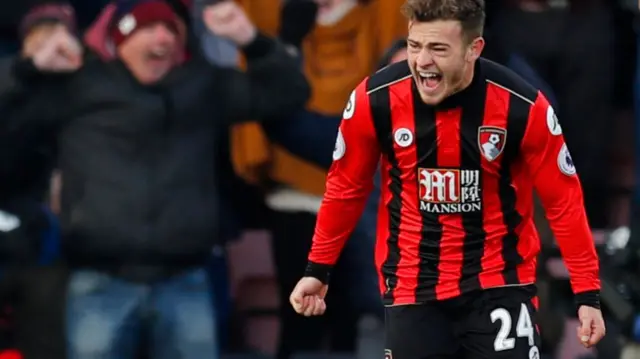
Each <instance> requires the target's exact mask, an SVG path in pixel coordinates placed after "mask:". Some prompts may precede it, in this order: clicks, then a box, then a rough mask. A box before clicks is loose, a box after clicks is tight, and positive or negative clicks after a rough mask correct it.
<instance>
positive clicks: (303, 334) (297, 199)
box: [233, 0, 406, 358]
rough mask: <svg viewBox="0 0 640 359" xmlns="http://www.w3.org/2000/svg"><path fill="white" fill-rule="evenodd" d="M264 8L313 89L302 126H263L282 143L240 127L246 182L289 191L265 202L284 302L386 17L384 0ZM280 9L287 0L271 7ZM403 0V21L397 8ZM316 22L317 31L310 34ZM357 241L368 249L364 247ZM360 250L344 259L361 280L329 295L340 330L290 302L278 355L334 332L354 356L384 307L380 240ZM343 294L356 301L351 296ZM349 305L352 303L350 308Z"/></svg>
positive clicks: (237, 142)
mask: <svg viewBox="0 0 640 359" xmlns="http://www.w3.org/2000/svg"><path fill="white" fill-rule="evenodd" d="M258 3H259V5H258V6H256V5H254V4H253V3H251V4H250V7H251V8H253V9H256V8H259V9H260V10H261V11H259V12H255V13H254V12H250V13H251V14H252V16H254V17H255V18H256V21H257V22H258V24H260V23H262V24H264V26H267V27H268V26H272V27H276V29H277V31H279V34H280V36H281V37H282V38H286V39H290V41H288V42H289V43H291V44H294V45H296V44H297V45H299V50H300V51H301V52H302V55H303V59H304V63H303V66H304V69H305V74H306V76H307V78H308V79H309V81H310V83H311V87H312V93H313V95H312V97H311V100H310V102H309V103H308V104H307V111H305V112H303V113H300V114H298V115H297V116H295V121H294V122H293V124H295V125H293V126H280V125H278V124H276V123H272V124H273V126H271V125H267V126H264V125H263V128H264V129H265V130H266V133H267V134H268V136H269V138H270V139H271V140H272V141H273V142H275V143H278V144H279V145H280V146H278V145H271V144H269V143H268V142H267V141H266V139H265V137H264V134H263V133H262V129H261V128H257V127H255V126H251V125H245V126H242V127H239V128H237V129H236V130H235V131H234V142H233V146H234V160H235V161H234V162H235V166H236V169H237V170H239V173H240V174H242V175H243V177H244V178H246V179H247V180H250V181H257V182H260V181H261V178H264V177H265V175H266V176H267V177H269V178H270V180H273V181H275V182H276V183H277V184H279V185H282V186H281V187H278V188H276V189H274V190H273V191H271V192H270V193H269V194H268V196H267V204H268V205H269V207H270V208H272V209H273V215H272V217H271V219H270V221H269V222H270V229H271V232H272V236H273V242H274V254H275V261H276V267H277V273H278V277H279V278H278V279H279V282H280V286H281V288H280V295H281V297H282V298H286V297H287V296H288V293H289V292H290V290H291V289H292V288H293V285H294V284H295V281H296V280H297V276H299V275H301V274H302V270H303V269H304V265H305V260H306V254H307V251H308V249H309V245H310V240H311V237H312V236H313V229H314V226H315V212H316V211H317V208H318V207H319V203H320V196H321V195H322V193H323V191H324V178H325V175H326V169H327V168H328V166H329V164H330V162H331V156H330V153H331V151H332V150H333V145H334V142H335V136H336V132H337V127H338V124H339V122H340V115H341V113H342V110H343V108H344V104H345V103H346V100H347V98H348V96H349V93H350V92H351V91H352V89H353V88H354V87H355V85H356V84H357V83H358V82H359V81H360V80H361V79H362V78H364V77H365V76H367V75H368V74H369V73H370V72H371V71H372V70H373V69H374V68H375V65H376V64H375V62H376V59H377V58H378V57H379V55H380V53H381V50H380V49H379V46H380V42H379V39H378V38H377V35H378V34H379V33H380V32H379V31H378V28H377V21H376V17H377V16H381V15H382V14H381V13H380V12H379V11H380V8H379V7H378V5H379V4H378V3H377V2H375V3H370V4H364V3H358V2H357V1H356V0H332V1H317V3H318V13H317V16H315V15H314V14H315V10H314V8H313V7H314V6H313V3H312V2H310V1H300V0H298V1H296V0H292V1H287V2H285V3H284V4H283V7H282V12H281V13H280V14H281V16H279V17H275V16H273V10H271V11H270V12H269V11H267V9H268V7H265V4H264V3H265V2H264V1H262V2H258ZM274 3H275V4H278V3H279V1H275V2H274V1H272V2H271V4H274ZM395 3H396V5H398V6H397V8H396V9H395V13H396V14H397V16H396V17H398V18H399V17H400V13H399V3H398V2H397V1H396V2H395ZM273 7H275V6H273ZM276 8H277V7H276ZM309 15H311V16H309ZM386 16H387V17H388V16H389V13H387V14H386ZM274 18H275V21H273V19H274ZM314 23H315V28H314V29H313V31H312V32H311V33H310V34H309V35H308V36H305V35H306V34H307V33H308V31H309V30H311V27H312V26H313V25H314ZM274 24H275V26H274ZM273 30H275V29H273ZM392 31H395V29H394V30H392ZM402 31H403V32H404V31H406V29H403V30H402ZM395 36H397V35H395ZM395 36H393V38H395ZM387 37H389V36H387ZM250 126H251V127H250ZM283 147H284V148H286V150H285V149H284V148H283ZM249 149H250V150H249ZM256 154H257V156H256ZM269 154H271V156H269ZM297 156H299V157H297ZM265 169H266V173H265ZM358 244H360V245H364V246H365V248H359V246H358ZM353 246H354V248H353V249H351V250H347V253H350V254H347V255H345V259H344V260H343V261H342V262H341V263H342V266H343V267H344V268H343V269H342V270H343V271H346V272H349V273H353V278H351V279H352V280H350V281H348V282H347V281H345V283H340V282H339V281H336V282H334V283H333V286H332V293H333V294H330V297H331V299H333V300H338V302H339V303H335V304H334V305H333V306H332V308H333V312H334V313H333V315H331V317H332V318H336V320H339V324H335V325H332V326H331V329H330V330H327V331H325V330H324V328H325V326H324V324H323V323H322V322H323V321H324V319H317V320H309V319H304V318H300V317H298V316H296V315H295V313H294V312H293V311H292V310H291V308H289V306H286V305H285V306H283V308H282V310H283V313H282V318H281V319H282V323H281V325H282V330H281V343H280V349H279V357H280V358H285V357H288V356H289V355H290V354H291V353H293V352H299V351H309V350H315V349H319V348H320V347H321V346H322V345H323V343H324V338H325V336H326V334H327V333H330V334H331V338H333V339H334V340H333V341H332V343H333V348H334V349H336V350H341V351H345V350H353V346H354V338H355V320H356V319H357V317H358V315H359V313H360V312H361V311H363V310H364V311H371V307H375V308H379V305H378V303H379V296H378V294H377V286H376V285H375V283H376V280H375V277H374V276H375V272H374V270H373V264H372V262H371V261H370V260H372V256H368V253H369V252H370V251H369V250H367V248H366V247H367V246H372V243H371V241H367V240H366V239H365V240H364V241H358V240H355V241H353ZM363 259H364V261H363ZM362 264H364V267H362ZM338 270H341V269H338ZM368 273H369V277H371V278H372V280H371V281H368V280H364V281H363V278H362V276H365V277H366V276H367V275H368ZM343 278H345V279H347V278H348V277H347V276H345V277H343ZM363 282H364V283H369V282H371V283H374V285H373V286H370V287H368V290H366V291H364V293H363V292H362V291H361V290H362V289H363V288H367V287H366V286H364V287H363V286H362V285H361V284H362V283H363ZM345 295H346V296H349V295H350V296H351V297H352V299H354V300H352V301H349V300H347V299H348V297H347V298H345ZM341 296H342V298H341ZM331 299H330V300H331ZM356 299H357V300H356ZM363 299H364V301H363ZM347 303H350V305H349V306H345V304H347ZM336 304H338V305H336ZM340 304H342V305H340ZM365 307H366V308H365ZM337 318H339V319H337ZM330 321H331V320H330Z"/></svg>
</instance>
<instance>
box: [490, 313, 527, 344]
mask: <svg viewBox="0 0 640 359" xmlns="http://www.w3.org/2000/svg"><path fill="white" fill-rule="evenodd" d="M497 321H500V330H498V335H496V340H495V341H494V342H493V348H494V349H495V351H497V352H500V351H504V350H510V349H513V348H515V347H516V338H509V334H510V333H511V326H512V325H513V320H512V318H511V313H509V311H508V310H506V309H504V308H497V309H494V310H493V311H492V312H491V322H492V323H495V322H497ZM516 335H517V336H518V337H519V338H527V339H528V340H529V346H533V345H534V344H535V328H534V327H533V323H532V322H531V316H530V315H529V309H528V308H527V305H526V304H524V303H523V304H522V305H521V307H520V314H519V315H518V322H517V323H516Z"/></svg>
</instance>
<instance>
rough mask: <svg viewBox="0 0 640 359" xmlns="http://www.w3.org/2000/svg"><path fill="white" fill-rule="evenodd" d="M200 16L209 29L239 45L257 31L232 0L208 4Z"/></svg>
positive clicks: (243, 43) (250, 38) (248, 41)
mask: <svg viewBox="0 0 640 359" xmlns="http://www.w3.org/2000/svg"><path fill="white" fill-rule="evenodd" d="M202 17H203V20H204V23H205V25H206V26H207V28H208V29H209V31H211V32H212V33H213V34H215V35H218V36H220V37H223V38H226V39H229V40H231V41H233V42H234V43H235V44H236V45H239V46H245V45H248V44H249V43H250V42H251V41H253V39H254V38H255V37H256V34H257V32H258V31H257V29H256V26H255V25H254V24H253V23H252V22H251V20H249V17H248V16H247V14H246V13H245V12H244V10H242V8H241V7H240V5H238V4H236V3H235V2H234V1H232V0H225V1H221V2H218V3H215V4H213V5H208V6H207V7H205V8H204V11H203V14H202Z"/></svg>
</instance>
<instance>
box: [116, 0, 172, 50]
mask: <svg viewBox="0 0 640 359" xmlns="http://www.w3.org/2000/svg"><path fill="white" fill-rule="evenodd" d="M157 22H163V23H165V24H166V25H167V26H168V27H169V28H170V29H171V30H172V31H174V32H175V33H176V34H179V33H180V31H181V28H182V27H181V25H180V18H179V17H178V15H177V14H176V13H175V12H174V11H173V8H171V6H170V5H169V4H167V3H166V2H165V1H163V0H153V1H146V2H141V3H139V4H137V5H135V6H134V7H133V8H132V9H131V11H129V12H128V13H127V14H125V15H124V16H121V17H120V18H119V19H118V20H117V23H115V26H113V27H112V30H111V38H112V39H113V43H114V45H116V46H119V45H120V44H121V43H123V42H124V40H126V39H127V38H128V37H129V36H131V35H132V34H133V33H134V32H136V30H138V29H141V28H143V27H145V26H148V25H151V24H153V23H157Z"/></svg>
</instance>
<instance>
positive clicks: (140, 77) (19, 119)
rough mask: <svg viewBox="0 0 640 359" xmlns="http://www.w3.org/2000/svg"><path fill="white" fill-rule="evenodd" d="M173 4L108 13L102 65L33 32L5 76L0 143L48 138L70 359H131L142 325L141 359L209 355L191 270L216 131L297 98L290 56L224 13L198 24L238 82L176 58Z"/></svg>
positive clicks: (286, 107)
mask: <svg viewBox="0 0 640 359" xmlns="http://www.w3.org/2000/svg"><path fill="white" fill-rule="evenodd" d="M172 5H173V6H170V5H169V2H164V1H161V0H155V1H119V2H117V3H116V5H115V8H114V9H113V10H112V11H113V14H112V15H113V16H112V19H111V21H109V22H102V23H101V24H103V25H104V24H106V25H108V28H107V29H106V31H104V30H103V31H101V32H100V31H97V32H95V33H94V34H99V33H102V34H103V35H107V36H106V38H104V40H105V41H108V42H110V44H108V46H102V47H101V48H100V49H101V50H103V51H102V55H109V53H110V51H113V52H111V55H112V56H114V55H115V57H116V58H117V59H114V60H110V59H106V58H100V57H98V56H96V55H94V54H92V53H91V51H88V54H87V55H86V56H84V57H81V53H80V47H79V46H78V44H77V41H76V40H75V38H74V37H73V36H72V35H71V34H70V32H69V30H68V29H69V28H68V27H67V28H65V27H61V25H58V24H52V21H59V20H60V19H50V18H47V21H46V22H41V21H34V22H33V23H32V28H31V29H30V30H31V31H32V32H37V31H44V34H43V36H44V37H43V41H42V42H41V43H37V44H35V45H34V46H33V47H32V48H30V49H29V51H27V53H26V54H25V55H26V57H28V59H26V60H22V61H21V62H20V63H19V65H18V66H16V67H15V68H16V70H17V73H16V75H18V76H19V79H20V86H15V87H14V88H11V89H10V92H12V93H11V97H10V99H11V101H8V102H6V103H4V104H3V106H2V108H1V110H2V111H5V112H4V113H9V114H11V117H10V118H8V119H7V120H8V122H9V123H8V124H7V125H6V126H7V127H6V128H7V131H6V132H5V135H7V136H16V137H17V138H19V137H22V138H24V137H25V136H33V138H34V139H41V140H40V141H39V142H37V143H43V142H45V141H44V140H45V139H47V140H48V139H51V138H56V139H57V141H56V145H57V149H58V152H57V156H58V159H59V167H60V171H61V173H62V182H63V187H62V194H61V198H62V201H61V215H60V217H61V223H62V233H63V235H64V237H63V242H64V255H65V259H66V260H67V261H68V263H69V265H70V266H71V267H72V273H71V278H70V283H69V289H68V302H67V316H66V318H67V320H66V321H67V323H66V327H67V340H68V343H69V346H68V350H69V352H68V355H69V357H71V358H93V357H98V356H99V357H118V358H133V357H135V356H136V353H137V347H138V344H139V343H140V341H141V340H142V339H143V338H142V337H141V336H142V335H143V331H142V329H143V328H144V327H146V326H148V325H151V327H150V328H151V332H150V335H151V336H150V344H151V347H150V348H149V350H148V353H149V354H150V355H151V356H152V357H157V358H164V357H167V358H203V357H207V358H213V357H216V356H217V349H216V343H215V339H214V324H213V320H214V316H215V315H214V313H213V312H212V308H213V307H212V305H211V293H210V291H209V282H208V280H207V278H206V274H205V271H204V269H203V268H204V266H205V265H206V262H207V259H208V258H209V257H210V253H211V250H212V248H213V246H214V243H215V242H216V240H217V239H218V237H219V233H218V225H217V223H216V217H217V212H218V204H219V203H218V197H217V194H216V187H215V186H216V185H215V180H216V178H215V176H216V173H215V170H214V155H213V151H214V150H215V140H216V133H217V132H218V131H220V128H222V129H225V123H228V122H230V121H239V120H243V119H247V118H257V119H263V118H284V117H286V116H287V115H288V114H289V113H291V112H292V111H295V110H296V109H297V108H299V107H300V106H302V104H303V103H304V101H305V100H306V98H307V95H308V88H307V85H306V81H305V79H304V78H303V76H302V74H301V73H300V72H299V71H297V69H296V64H295V60H294V59H293V57H291V56H290V55H289V54H287V52H286V51H284V48H283V46H282V45H280V44H278V43H277V42H274V41H273V40H271V39H269V38H267V37H264V36H263V35H260V34H257V33H256V30H255V27H254V26H253V25H252V24H251V23H250V22H249V20H248V19H247V18H246V16H245V14H244V13H243V12H242V10H241V9H240V8H239V7H237V6H236V5H235V4H233V3H232V2H229V1H224V2H220V3H218V4H215V5H210V6H207V7H206V8H205V10H204V13H203V16H204V22H205V24H206V26H207V28H208V29H209V30H210V31H212V32H213V33H216V34H217V35H219V36H223V37H227V38H229V39H231V40H232V41H233V42H234V43H236V44H238V45H239V46H241V47H242V49H243V51H244V53H245V55H246V56H247V59H248V63H249V67H248V71H249V73H248V74H247V75H244V74H242V73H240V72H237V71H236V70H233V69H223V68H220V67H216V66H212V65H210V64H208V63H206V61H203V60H202V59H199V58H198V57H199V54H198V53H197V51H196V50H195V49H192V48H186V47H185V44H187V43H189V40H190V39H189V37H188V34H189V32H190V29H189V28H188V26H187V25H188V24H189V23H190V21H189V20H188V19H187V18H186V17H185V16H188V12H187V11H186V7H184V5H181V4H180V3H176V2H172ZM176 6H182V8H178V7H176ZM185 14H186V15H185ZM67 25H68V24H67ZM92 39H93V40H96V39H97V38H96V37H93V38H92ZM99 45H100V44H99ZM8 96H9V95H8ZM62 103H66V106H64V107H61V106H60V104H62ZM34 143H36V142H35V141H34ZM9 177H10V176H9Z"/></svg>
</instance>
